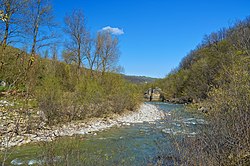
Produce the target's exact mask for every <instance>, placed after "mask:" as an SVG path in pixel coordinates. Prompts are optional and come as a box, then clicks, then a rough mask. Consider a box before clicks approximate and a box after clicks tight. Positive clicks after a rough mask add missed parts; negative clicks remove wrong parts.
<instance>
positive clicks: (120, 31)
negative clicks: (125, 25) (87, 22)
mask: <svg viewBox="0 0 250 166" xmlns="http://www.w3.org/2000/svg"><path fill="white" fill-rule="evenodd" d="M102 31H107V32H110V33H112V34H113V35H123V34H124V31H123V29H119V28H112V27H110V26H107V27H104V28H102Z"/></svg>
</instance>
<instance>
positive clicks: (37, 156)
mask: <svg viewBox="0 0 250 166" xmlns="http://www.w3.org/2000/svg"><path fill="white" fill-rule="evenodd" d="M151 104H154V105H155V106H157V107H158V108H159V109H161V110H163V111H165V112H166V115H167V116H166V119H164V120H159V121H156V122H150V123H142V124H131V125H129V126H122V127H119V128H117V127H114V128H111V129H109V130H107V131H102V132H99V133H97V135H96V134H90V135H84V136H80V137H76V138H63V139H60V140H58V141H55V142H52V143H39V144H33V145H26V146H22V147H18V148H14V149H13V151H12V153H11V154H10V157H9V160H8V162H9V163H8V164H10V165H44V164H46V163H48V165H50V164H51V163H55V164H57V165H67V164H68V165H147V164H148V163H153V164H155V163H157V162H159V160H160V159H162V158H164V163H163V165H175V163H176V162H178V161H177V159H176V158H177V157H178V156H176V154H177V153H176V150H175V148H174V147H173V142H174V141H176V140H178V139H182V138H184V136H185V137H195V136H196V135H197V134H199V128H200V127H201V126H202V125H204V124H206V121H205V120H204V119H203V118H202V117H201V116H200V115H195V114H192V113H190V112H187V111H185V107H184V106H183V105H175V104H168V103H151Z"/></svg>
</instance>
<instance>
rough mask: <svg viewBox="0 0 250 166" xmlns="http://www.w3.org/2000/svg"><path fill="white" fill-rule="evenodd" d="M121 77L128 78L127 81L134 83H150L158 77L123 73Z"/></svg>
mask: <svg viewBox="0 0 250 166" xmlns="http://www.w3.org/2000/svg"><path fill="white" fill-rule="evenodd" d="M123 77H124V78H125V79H126V80H128V81H129V82H132V83H135V84H145V83H152V82H154V81H156V80H157V79H158V78H152V77H146V76H128V75H123Z"/></svg>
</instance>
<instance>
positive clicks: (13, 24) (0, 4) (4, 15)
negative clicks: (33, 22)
mask: <svg viewBox="0 0 250 166" xmlns="http://www.w3.org/2000/svg"><path fill="white" fill-rule="evenodd" d="M27 2H28V0H0V9H2V10H1V13H0V17H1V20H2V22H1V27H2V32H1V35H2V38H3V39H2V41H1V45H2V46H3V48H5V47H6V46H7V45H8V43H10V42H11V41H9V38H11V37H12V38H13V37H17V35H20V31H21V29H20V24H21V20H22V17H23V15H22V14H23V11H24V9H25V8H26V6H27Z"/></svg>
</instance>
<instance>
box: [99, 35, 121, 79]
mask: <svg viewBox="0 0 250 166" xmlns="http://www.w3.org/2000/svg"><path fill="white" fill-rule="evenodd" d="M97 38H98V39H97V50H96V51H97V54H99V56H100V62H99V63H98V66H100V69H101V72H102V74H103V75H104V73H105V72H107V71H109V72H110V71H111V72H112V71H115V70H116V67H117V62H118V59H119V55H120V51H119V48H118V38H117V37H113V36H112V35H111V33H110V32H106V31H104V32H100V33H99V34H98V37H97ZM98 68H99V67H98Z"/></svg>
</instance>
